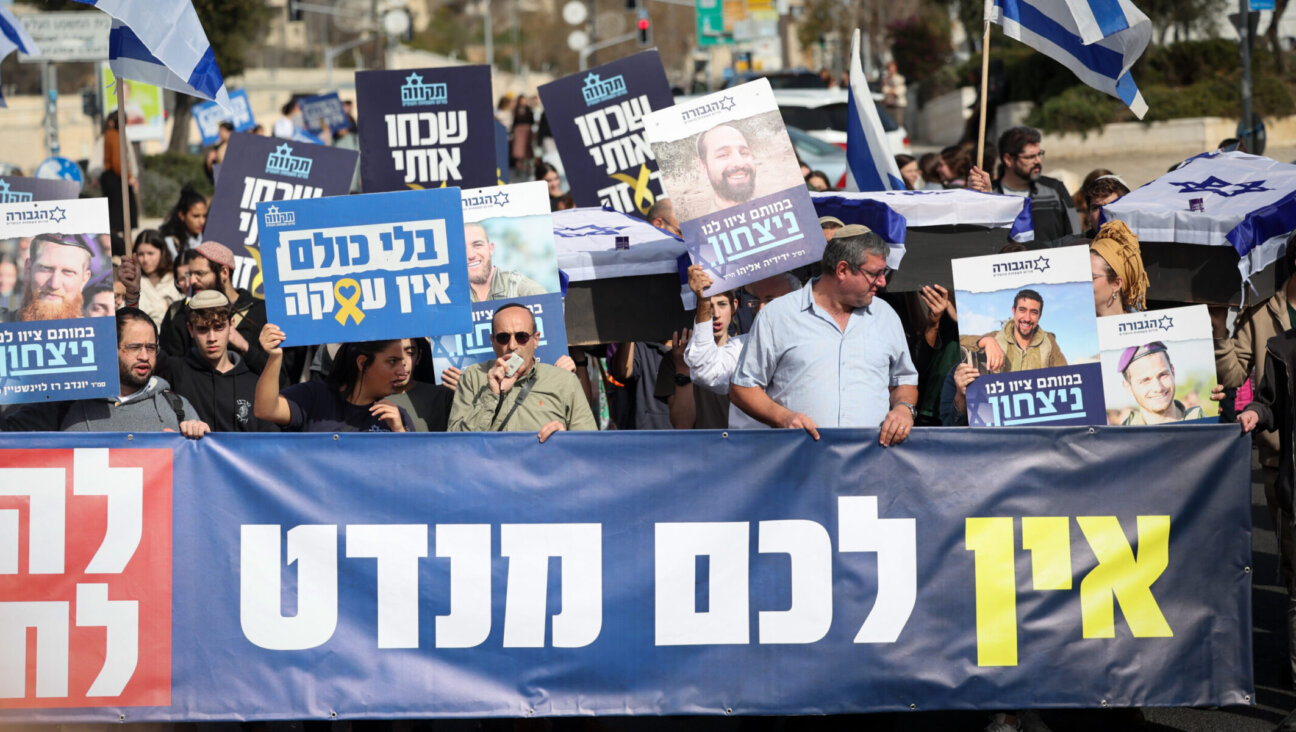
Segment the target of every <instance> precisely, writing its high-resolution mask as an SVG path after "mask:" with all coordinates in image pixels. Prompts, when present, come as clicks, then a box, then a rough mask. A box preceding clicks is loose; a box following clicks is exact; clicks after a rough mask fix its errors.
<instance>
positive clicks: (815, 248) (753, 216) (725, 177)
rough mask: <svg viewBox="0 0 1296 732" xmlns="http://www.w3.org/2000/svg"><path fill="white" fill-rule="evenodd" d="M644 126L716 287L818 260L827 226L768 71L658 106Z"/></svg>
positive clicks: (688, 236) (693, 247)
mask: <svg viewBox="0 0 1296 732" xmlns="http://www.w3.org/2000/svg"><path fill="white" fill-rule="evenodd" d="M644 125H645V133H646V135H647V137H648V140H649V142H651V143H652V149H653V153H654V154H655V155H656V157H657V164H658V165H659V166H660V167H661V174H662V185H663V186H664V188H665V189H666V193H667V194H669V195H670V197H671V200H672V201H673V202H674V205H675V215H676V217H678V218H679V221H680V228H681V229H682V230H683V232H684V241H685V242H686V243H687V244H688V248H689V253H690V254H691V255H692V256H693V261H694V262H695V263H696V264H700V265H702V267H703V269H705V270H707V272H708V273H710V275H711V277H712V278H713V279H714V280H715V284H714V285H712V287H711V289H710V290H708V291H707V292H706V294H707V295H708V296H709V295H714V294H716V293H719V292H724V291H726V290H732V289H734V288H735V287H738V286H740V285H745V284H747V283H749V282H755V281H757V280H761V279H764V278H766V277H769V276H771V275H775V274H778V273H779V272H786V271H787V270H790V269H795V268H797V267H800V266H802V265H806V264H811V263H814V262H818V261H819V259H820V257H822V256H823V249H824V243H825V242H824V236H823V231H822V230H820V228H819V217H818V215H817V214H815V209H814V205H813V204H812V203H811V202H810V194H809V193H808V192H807V190H806V186H805V181H804V180H803V179H802V178H801V168H800V166H799V165H798V164H797V157H796V151H795V150H794V149H793V148H792V143H791V142H790V141H789V140H788V136H787V129H786V128H785V127H784V126H783V118H782V117H780V116H779V112H778V105H777V104H776V103H775V100H774V93H773V92H772V91H771V90H770V86H769V81H767V80H765V79H758V80H756V81H753V82H750V83H747V84H743V85H742V86H739V87H735V88H733V89H727V90H725V91H723V92H717V93H715V94H711V95H709V96H706V97H702V98H701V99H698V100H695V101H691V102H686V103H684V104H677V105H675V106H674V107H670V108H669V109H665V110H662V111H658V112H652V113H651V114H649V115H648V116H647V117H646V118H644Z"/></svg>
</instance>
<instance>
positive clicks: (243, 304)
mask: <svg viewBox="0 0 1296 732" xmlns="http://www.w3.org/2000/svg"><path fill="white" fill-rule="evenodd" d="M194 251H196V252H197V253H198V255H199V256H197V257H195V258H194V259H193V260H192V261H191V262H190V263H189V284H190V285H191V286H192V287H193V289H194V291H195V292H201V291H203V290H214V291H216V292H219V293H221V294H223V295H224V296H225V297H226V298H227V299H228V300H229V302H230V303H232V304H233V305H232V307H231V308H230V322H231V323H232V324H233V326H234V327H233V329H231V331H230V334H229V347H230V349H232V350H233V351H235V352H237V353H239V354H240V355H242V356H243V357H244V360H245V361H246V363H247V367H248V368H249V369H251V370H252V372H253V373H256V374H260V373H261V369H263V368H265V362H266V352H265V351H264V350H262V349H261V345H260V341H259V340H258V339H259V338H260V336H261V328H262V327H264V326H265V324H266V310H265V302H264V301H262V300H258V299H256V298H255V297H253V296H252V293H250V292H248V291H247V290H240V289H236V288H235V287H234V284H233V273H234V253H233V252H231V251H230V249H229V247H227V246H225V245H224V244H220V243H218V242H214V241H205V242H203V243H202V244H200V245H199V246H198V248H197V249H195V250H194ZM186 320H187V318H186V314H185V303H184V301H183V300H182V301H180V302H177V303H174V304H172V305H171V307H170V308H169V309H168V310H167V314H166V317H165V318H164V319H163V320H162V328H161V334H160V336H161V343H162V350H164V351H166V353H167V355H168V356H173V357H175V358H184V356H185V354H187V353H189V350H190V349H191V348H193V345H194V342H193V337H192V336H191V335H189V329H188V327H187V325H186Z"/></svg>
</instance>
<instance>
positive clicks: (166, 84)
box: [76, 0, 229, 109]
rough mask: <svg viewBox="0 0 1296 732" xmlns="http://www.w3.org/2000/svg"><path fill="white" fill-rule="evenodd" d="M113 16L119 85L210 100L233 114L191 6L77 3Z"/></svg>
mask: <svg viewBox="0 0 1296 732" xmlns="http://www.w3.org/2000/svg"><path fill="white" fill-rule="evenodd" d="M76 2H79V3H82V4H85V5H93V6H95V7H96V8H99V9H100V10H102V11H104V12H105V13H107V14H109V15H111V16H112V19H113V24H112V30H111V31H110V32H109V35H108V63H109V66H111V67H112V71H113V74H114V75H115V76H116V77H117V78H119V79H135V80H136V81H142V82H144V83H146V84H153V85H154V86H160V87H163V88H164V89H171V90H173V91H177V92H181V93H183V94H188V95H190V96H195V97H201V98H202V99H210V100H211V101H214V102H216V103H217V104H219V105H221V106H222V107H224V108H226V109H229V94H228V92H227V91H226V90H225V79H224V77H222V76H221V72H220V69H219V68H217V67H216V56H215V54H214V53H213V52H212V47H211V43H209V42H208V41H207V34H206V33H205V32H204V31H203V27H202V23H201V22H199V20H198V13H197V12H196V11H195V10H194V7H193V3H192V2H191V0H147V2H145V1H143V0H76Z"/></svg>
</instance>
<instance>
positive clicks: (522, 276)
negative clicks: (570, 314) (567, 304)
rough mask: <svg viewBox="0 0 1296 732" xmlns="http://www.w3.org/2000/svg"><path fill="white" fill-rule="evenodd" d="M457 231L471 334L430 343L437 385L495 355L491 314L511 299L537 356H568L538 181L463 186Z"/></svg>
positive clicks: (544, 191) (549, 359)
mask: <svg viewBox="0 0 1296 732" xmlns="http://www.w3.org/2000/svg"><path fill="white" fill-rule="evenodd" d="M463 220H464V224H463V233H464V246H465V248H466V253H467V259H468V284H469V289H470V294H471V297H472V303H473V306H472V329H471V331H469V330H468V329H465V330H464V332H462V333H458V334H456V335H446V336H442V337H441V338H440V339H439V340H438V339H434V340H433V342H432V357H433V358H434V359H436V363H435V367H436V370H437V379H438V381H439V380H440V378H441V373H442V370H443V369H445V368H447V367H453V368H456V369H463V368H465V367H467V366H470V365H472V364H474V363H478V362H480V361H484V360H486V359H488V358H494V351H493V350H492V349H491V343H490V339H491V316H492V315H493V314H494V313H495V309H496V308H498V307H499V306H501V305H503V304H505V303H509V302H516V303H521V304H522V305H525V306H527V307H528V308H530V310H531V312H532V313H533V314H534V315H535V318H536V336H535V337H536V338H538V339H539V341H540V345H539V346H538V347H537V348H536V358H537V359H539V360H540V361H541V362H543V363H549V364H552V363H553V362H554V361H556V360H558V359H559V358H561V357H563V356H565V355H567V324H566V320H565V318H564V315H563V298H562V287H561V283H560V282H559V279H558V254H557V248H556V246H555V244H554V233H553V216H552V214H550V212H549V191H548V185H547V184H545V182H544V181H532V182H530V183H515V184H513V185H506V186H492V187H489V188H473V189H466V190H464V192H463Z"/></svg>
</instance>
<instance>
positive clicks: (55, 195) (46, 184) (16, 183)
mask: <svg viewBox="0 0 1296 732" xmlns="http://www.w3.org/2000/svg"><path fill="white" fill-rule="evenodd" d="M80 195H81V186H80V185H79V184H78V183H77V182H76V181H73V180H55V179H52V178H23V177H20V176H16V175H0V203H27V202H30V201H66V200H67V199H69V198H78V197H80Z"/></svg>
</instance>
